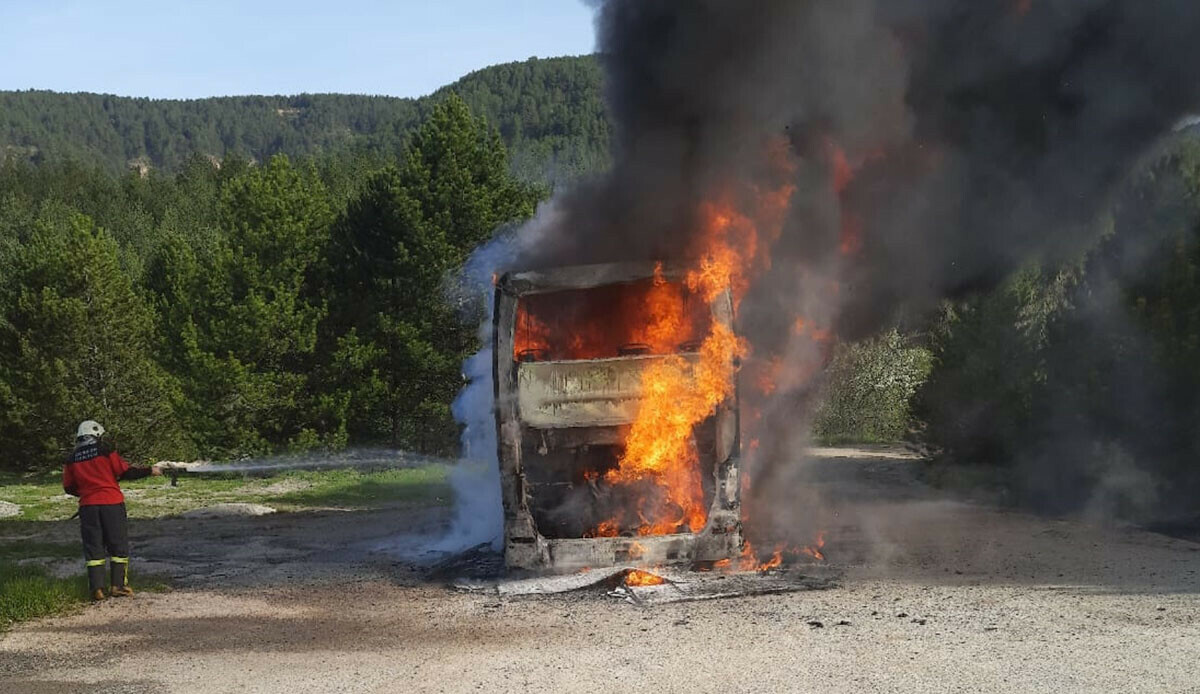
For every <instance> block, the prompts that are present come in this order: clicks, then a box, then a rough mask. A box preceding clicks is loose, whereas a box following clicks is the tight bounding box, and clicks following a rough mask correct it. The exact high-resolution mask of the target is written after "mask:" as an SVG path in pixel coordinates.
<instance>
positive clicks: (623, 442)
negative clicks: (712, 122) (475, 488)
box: [493, 263, 743, 572]
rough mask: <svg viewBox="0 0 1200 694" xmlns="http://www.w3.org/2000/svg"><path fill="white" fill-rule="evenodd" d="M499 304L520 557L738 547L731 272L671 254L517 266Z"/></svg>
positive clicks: (696, 555) (656, 555)
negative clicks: (708, 274)
mask: <svg viewBox="0 0 1200 694" xmlns="http://www.w3.org/2000/svg"><path fill="white" fill-rule="evenodd" d="M493 316H494V322H495V325H494V327H495V332H494V335H495V337H494V340H495V342H494V344H493V354H494V359H495V364H494V371H493V374H494V379H495V384H494V385H495V395H496V426H497V434H498V437H497V438H498V444H499V465H500V476H501V488H502V496H503V506H504V526H505V527H504V544H505V560H506V563H507V565H508V566H509V567H510V568H515V569H526V570H534V571H539V572H569V571H576V570H579V569H582V568H586V567H592V566H607V565H614V564H621V563H626V562H636V563H639V564H649V565H654V564H663V563H683V562H690V563H703V562H719V561H722V560H726V559H731V558H733V557H737V556H738V555H739V553H740V552H741V550H742V528H741V518H740V499H739V491H740V485H739V474H738V466H739V456H738V454H739V424H738V400H737V387H736V373H737V368H738V363H739V360H740V358H741V356H742V350H743V347H742V344H741V341H740V339H739V338H738V337H737V336H736V334H735V332H734V301H733V297H732V295H731V292H730V289H729V287H728V285H727V284H726V285H725V286H719V282H718V283H714V282H713V281H712V280H711V278H703V277H701V276H699V275H697V274H696V273H695V272H694V271H687V270H685V269H684V268H682V267H676V266H672V265H670V264H666V263H621V264H605V265H588V266H578V267H565V268H555V269H550V270H540V271H529V272H512V273H508V274H506V275H503V276H502V277H500V278H498V280H497V282H496V290H495V304H494V313H493Z"/></svg>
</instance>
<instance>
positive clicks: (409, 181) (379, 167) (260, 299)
mask: <svg viewBox="0 0 1200 694" xmlns="http://www.w3.org/2000/svg"><path fill="white" fill-rule="evenodd" d="M544 190H545V188H544V187H542V186H532V185H530V184H527V183H524V182H522V181H520V180H519V179H517V178H516V177H515V176H513V174H512V172H511V170H510V167H509V161H508V158H507V153H506V150H505V147H504V143H503V142H502V140H501V138H500V136H499V134H498V132H497V131H496V129H495V128H493V127H491V126H489V125H488V124H487V122H486V121H484V120H483V119H480V118H477V117H475V116H473V115H472V114H471V112H470V110H469V108H468V107H467V105H466V104H465V103H464V102H463V101H462V100H461V99H459V98H458V97H456V96H453V95H451V96H448V97H446V98H444V99H442V100H441V101H440V102H438V103H437V104H436V105H435V106H434V107H433V108H432V110H431V111H430V113H429V114H428V116H427V117H426V119H425V120H424V122H423V123H422V124H421V125H420V126H419V127H417V128H416V129H415V130H414V131H413V132H412V133H411V135H409V136H408V137H407V145H406V147H405V150H404V151H403V153H402V155H401V156H400V157H396V158H392V159H391V160H387V159H386V158H380V157H374V156H367V155H361V156H352V155H342V156H326V157H312V158H306V159H303V160H298V161H293V160H291V159H290V158H289V157H287V156H286V155H283V154H278V155H275V156H272V157H271V158H269V159H268V160H266V161H265V162H262V163H261V164H257V165H255V164H252V163H250V162H249V161H248V160H246V159H243V158H240V157H238V156H236V155H232V156H228V157H226V158H225V159H224V160H223V161H222V162H221V164H220V165H219V166H218V165H217V164H215V163H214V162H213V161H211V160H210V159H208V158H207V157H204V156H201V155H194V156H192V157H191V158H189V159H188V160H187V161H186V162H184V164H183V165H182V166H181V167H180V170H179V172H178V173H176V174H173V175H168V174H165V173H159V172H157V171H152V172H150V173H149V174H147V175H141V174H140V173H137V172H126V173H124V174H121V175H119V176H118V175H114V174H113V173H111V172H109V171H107V170H106V169H105V168H104V167H101V166H96V165H85V164H80V163H77V162H71V161H62V162H54V161H46V162H42V163H40V164H33V163H30V162H27V161H24V160H20V159H16V158H10V159H9V160H8V161H6V162H5V163H4V164H3V166H2V167H0V436H3V437H4V438H5V440H7V441H8V442H9V445H10V446H12V447H13V450H14V451H19V452H20V453H19V455H15V456H12V457H11V458H10V459H9V460H7V461H6V462H5V465H6V466H15V467H41V466H50V465H55V464H57V463H58V462H59V461H60V460H61V454H62V451H63V449H64V447H65V446H66V445H67V444H69V438H70V437H69V436H66V435H65V434H69V432H70V427H71V422H73V421H75V420H80V419H83V418H95V419H98V420H100V421H102V422H104V423H105V425H106V426H107V427H109V428H111V431H112V432H113V435H114V436H115V438H116V439H117V441H118V442H119V445H120V446H121V447H122V449H123V450H124V451H126V452H127V453H128V454H129V455H130V456H131V457H132V458H134V459H142V460H144V459H150V458H162V457H167V458H180V457H182V458H190V457H193V456H205V457H233V456H239V455H246V454H254V453H263V452H268V451H278V450H285V449H291V450H299V449H307V448H312V447H316V446H323V447H340V446H344V445H346V444H347V443H349V442H354V443H376V444H388V445H397V446H409V447H413V448H419V449H421V450H425V451H448V450H452V449H453V447H454V446H455V444H456V440H457V431H456V429H455V426H454V423H453V420H452V418H451V417H450V412H449V404H450V401H451V400H452V398H453V397H454V395H455V393H456V392H457V391H458V389H459V388H460V387H461V385H462V377H461V371H460V369H461V364H462V360H463V358H464V357H465V356H466V355H467V354H468V353H469V352H471V351H473V350H474V349H475V348H476V343H475V333H476V328H475V325H477V323H478V317H479V315H480V314H479V310H480V307H481V306H482V301H483V299H484V297H483V296H482V294H481V295H480V296H478V297H474V298H472V297H467V299H466V300H465V301H463V300H460V301H457V302H451V301H448V300H447V299H446V293H445V292H444V291H443V280H444V279H445V277H446V276H447V275H449V274H451V273H452V272H453V270H454V268H456V267H457V266H458V265H460V264H461V263H462V262H463V261H464V260H465V258H466V256H467V254H468V253H469V252H470V251H471V249H473V248H474V247H475V246H476V245H478V244H479V243H481V242H482V241H484V240H486V239H487V238H488V237H489V236H490V235H491V234H492V233H493V231H494V230H495V229H497V228H498V227H500V226H502V225H504V224H506V223H510V222H514V221H518V220H521V219H523V218H526V217H528V216H529V215H531V214H532V212H533V209H534V206H535V204H536V202H537V200H538V199H539V197H540V196H541V195H543V194H544V193H543V191H544ZM471 314H473V315H471Z"/></svg>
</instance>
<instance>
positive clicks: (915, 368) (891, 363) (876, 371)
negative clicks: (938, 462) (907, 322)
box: [813, 330, 932, 444]
mask: <svg viewBox="0 0 1200 694" xmlns="http://www.w3.org/2000/svg"><path fill="white" fill-rule="evenodd" d="M931 365H932V355H931V354H930V352H929V350H927V349H925V348H923V347H913V346H910V345H909V344H908V341H907V340H906V339H905V338H904V337H903V336H902V335H900V333H899V332H897V331H896V330H892V331H890V332H887V333H884V334H883V335H881V336H879V337H875V338H872V339H869V340H864V341H862V342H856V343H852V344H845V345H839V346H838V347H837V348H836V350H835V351H834V355H833V360H832V362H831V363H830V365H829V368H828V369H827V376H828V382H827V384H826V387H825V393H824V397H823V398H822V402H821V405H820V407H818V409H817V414H816V420H815V422H814V425H813V434H814V436H815V437H816V439H817V440H818V441H820V442H822V443H826V444H833V443H851V442H853V443H889V442H894V441H898V440H900V439H901V438H903V437H904V434H905V433H906V432H907V431H908V428H909V424H910V409H911V408H910V401H911V400H912V397H913V394H914V393H916V392H917V389H918V388H919V387H920V386H921V384H922V383H923V382H924V381H925V378H926V377H928V375H929V371H930V368H931Z"/></svg>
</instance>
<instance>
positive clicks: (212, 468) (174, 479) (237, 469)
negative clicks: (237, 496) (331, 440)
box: [155, 449, 462, 487]
mask: <svg viewBox="0 0 1200 694" xmlns="http://www.w3.org/2000/svg"><path fill="white" fill-rule="evenodd" d="M461 462H462V460H460V459H458V458H444V457H440V456H432V455H425V454H421V453H414V452H412V451H403V450H395V449H356V450H351V451H340V452H337V453H326V454H319V455H318V454H305V455H277V456H265V457H259V458H243V459H240V460H234V461H230V462H215V461H208V460H201V461H195V462H191V463H185V462H180V461H171V460H164V461H161V462H159V463H156V464H155V465H156V467H158V468H159V469H160V470H162V471H163V474H165V475H168V476H170V478H171V486H172V487H176V486H179V478H180V477H181V476H184V475H205V474H208V475H225V474H230V473H246V474H251V473H278V472H286V471H289V470H345V469H364V468H367V469H411V468H418V467H426V466H429V465H446V466H451V465H455V464H458V463H461Z"/></svg>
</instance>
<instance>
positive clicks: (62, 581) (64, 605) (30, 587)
mask: <svg viewBox="0 0 1200 694" xmlns="http://www.w3.org/2000/svg"><path fill="white" fill-rule="evenodd" d="M29 546H30V545H28V544H26V545H21V546H20V547H24V548H28V547H29ZM15 547H16V546H12V547H8V548H4V549H5V550H8V549H14V548H15ZM72 549H73V550H74V553H75V555H77V556H79V557H80V559H79V574H78V575H75V576H70V577H67V578H58V577H56V576H54V575H52V574H51V573H50V571H49V569H47V568H46V567H45V566H42V565H39V564H25V565H22V566H18V565H16V564H15V563H12V562H11V561H7V560H5V561H0V631H4V630H5V629H7V628H9V627H11V626H12V625H14V624H16V623H17V622H24V621H28V620H31V619H37V618H39V617H49V616H52V615H57V614H65V613H68V612H71V611H73V610H75V609H78V608H79V607H81V606H83V605H84V604H87V602H88V601H89V596H88V583H87V575H86V574H85V572H84V568H83V559H82V550H80V548H79V547H78V546H74V547H73V548H72ZM26 556H39V555H38V554H36V553H35V554H28V555H26ZM130 584H131V585H133V587H134V589H135V590H137V591H139V592H148V593H161V592H163V591H166V590H169V589H170V583H169V582H168V581H167V579H165V578H163V577H161V576H154V575H147V576H137V575H132V576H131V577H130Z"/></svg>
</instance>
